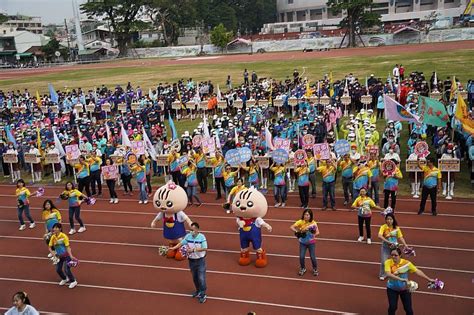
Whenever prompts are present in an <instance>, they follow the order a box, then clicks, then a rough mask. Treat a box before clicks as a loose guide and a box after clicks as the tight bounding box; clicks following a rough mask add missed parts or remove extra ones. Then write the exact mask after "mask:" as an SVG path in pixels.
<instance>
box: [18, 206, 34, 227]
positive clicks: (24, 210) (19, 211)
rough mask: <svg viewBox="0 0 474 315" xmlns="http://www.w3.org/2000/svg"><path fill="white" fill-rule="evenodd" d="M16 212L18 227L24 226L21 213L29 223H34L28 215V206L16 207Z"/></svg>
mask: <svg viewBox="0 0 474 315" xmlns="http://www.w3.org/2000/svg"><path fill="white" fill-rule="evenodd" d="M17 211H18V220H20V225H24V224H25V221H23V212H25V216H26V218H27V219H28V220H30V222H31V223H34V222H35V221H34V220H33V218H32V217H31V215H30V206H29V205H23V206H22V207H17Z"/></svg>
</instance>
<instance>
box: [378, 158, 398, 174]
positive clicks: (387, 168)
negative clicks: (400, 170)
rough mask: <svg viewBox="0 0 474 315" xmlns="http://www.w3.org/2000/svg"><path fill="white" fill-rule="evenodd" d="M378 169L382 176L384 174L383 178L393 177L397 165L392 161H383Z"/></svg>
mask: <svg viewBox="0 0 474 315" xmlns="http://www.w3.org/2000/svg"><path fill="white" fill-rule="evenodd" d="M380 168H381V170H382V174H384V175H385V176H393V174H395V169H396V168H397V165H396V164H395V162H393V161H392V160H385V161H383V163H382V165H381V166H380Z"/></svg>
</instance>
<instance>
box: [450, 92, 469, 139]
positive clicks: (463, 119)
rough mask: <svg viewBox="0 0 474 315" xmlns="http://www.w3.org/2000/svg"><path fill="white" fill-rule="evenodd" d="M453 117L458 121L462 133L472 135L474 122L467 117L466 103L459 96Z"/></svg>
mask: <svg viewBox="0 0 474 315" xmlns="http://www.w3.org/2000/svg"><path fill="white" fill-rule="evenodd" d="M454 116H455V117H456V118H457V119H458V120H459V122H460V123H461V125H462V129H463V130H464V131H466V132H468V133H470V134H471V135H474V120H473V119H471V118H470V117H469V112H468V110H467V105H466V102H465V101H464V99H463V98H462V97H461V96H460V95H459V94H458V101H457V104H456V111H455V112H454Z"/></svg>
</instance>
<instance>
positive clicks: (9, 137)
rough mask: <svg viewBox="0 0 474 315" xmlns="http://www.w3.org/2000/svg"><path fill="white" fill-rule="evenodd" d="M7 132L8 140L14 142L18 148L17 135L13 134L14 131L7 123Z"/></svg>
mask: <svg viewBox="0 0 474 315" xmlns="http://www.w3.org/2000/svg"><path fill="white" fill-rule="evenodd" d="M5 132H6V133H7V138H8V141H9V142H11V143H13V146H14V147H15V148H18V144H17V143H16V140H15V137H14V136H13V134H12V131H11V129H10V126H8V125H6V126H5Z"/></svg>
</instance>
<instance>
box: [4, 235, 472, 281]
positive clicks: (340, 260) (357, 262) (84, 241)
mask: <svg viewBox="0 0 474 315" xmlns="http://www.w3.org/2000/svg"><path fill="white" fill-rule="evenodd" d="M2 238H4V239H24V240H42V238H39V237H28V236H5V235H0V239H2ZM71 242H72V243H84V244H95V245H115V246H131V247H145V248H156V249H158V247H160V245H155V244H136V243H121V242H104V241H89V240H71ZM208 251H209V252H216V253H227V254H237V255H238V254H240V251H237V250H225V249H209V250H208ZM267 255H268V256H274V257H282V258H292V259H293V258H295V259H296V258H299V256H295V255H288V254H276V253H268V252H267ZM1 256H4V255H1V254H0V257H1ZM6 256H8V255H6ZM305 259H310V258H309V257H305ZM318 260H326V261H334V262H342V263H349V264H364V265H377V266H380V262H372V261H364V260H353V259H351V260H349V259H338V258H325V257H319V256H318ZM419 267H420V268H422V269H428V270H436V271H445V272H459V273H467V274H474V271H470V270H461V269H447V268H438V267H426V266H419Z"/></svg>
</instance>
